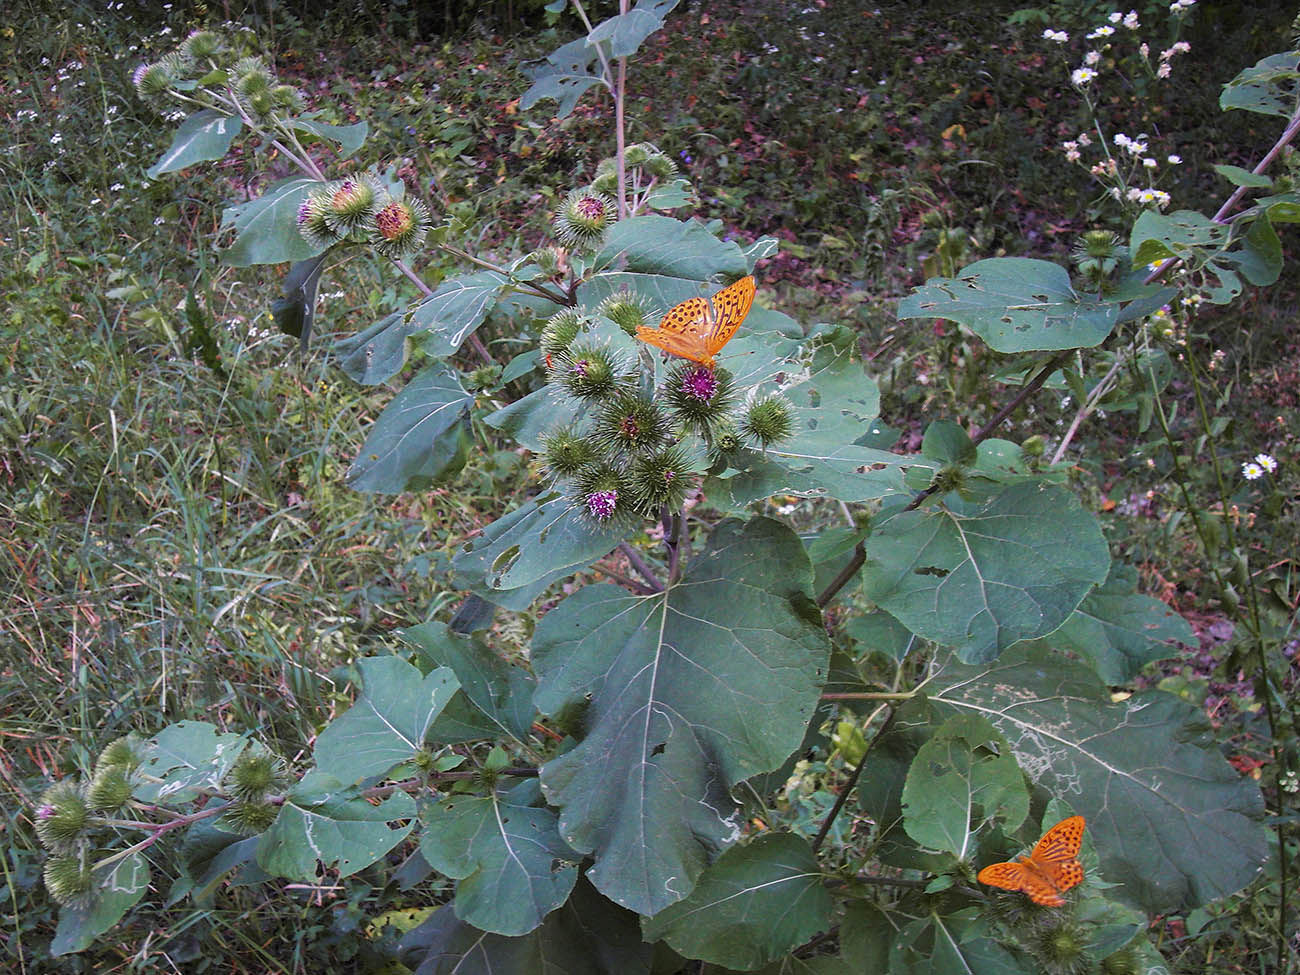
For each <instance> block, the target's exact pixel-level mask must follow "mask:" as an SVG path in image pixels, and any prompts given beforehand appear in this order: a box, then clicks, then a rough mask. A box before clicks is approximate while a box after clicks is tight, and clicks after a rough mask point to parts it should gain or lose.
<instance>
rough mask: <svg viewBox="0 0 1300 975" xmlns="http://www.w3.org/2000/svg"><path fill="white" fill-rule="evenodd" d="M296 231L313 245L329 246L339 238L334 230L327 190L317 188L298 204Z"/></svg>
mask: <svg viewBox="0 0 1300 975" xmlns="http://www.w3.org/2000/svg"><path fill="white" fill-rule="evenodd" d="M298 233H300V234H302V238H303V240H305V241H307V243H309V244H311V245H312V246H313V247H329V246H330V245H331V244H336V243H338V241H339V240H340V239H341V238H340V236H339V234H338V233H337V232H336V231H335V230H334V221H333V219H332V218H331V216H330V194H329V192H328V191H327V190H323V189H322V190H317V191H316V192H315V193H313V194H312V195H311V196H309V197H307V199H305V200H303V201H302V203H300V204H299V205H298Z"/></svg>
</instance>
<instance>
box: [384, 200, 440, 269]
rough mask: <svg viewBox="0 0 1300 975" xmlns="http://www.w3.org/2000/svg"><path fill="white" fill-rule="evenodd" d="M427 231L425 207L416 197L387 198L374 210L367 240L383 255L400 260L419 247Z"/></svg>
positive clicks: (427, 209) (427, 211) (426, 211)
mask: <svg viewBox="0 0 1300 975" xmlns="http://www.w3.org/2000/svg"><path fill="white" fill-rule="evenodd" d="M428 232H429V208H428V207H426V206H425V205H424V204H423V203H421V202H420V201H419V200H389V201H388V202H387V203H384V204H383V205H382V206H380V207H379V209H378V210H376V211H375V215H374V217H373V218H372V220H371V224H370V242H371V243H372V244H374V246H375V249H376V250H377V251H379V253H381V254H383V255H384V256H385V257H391V258H393V259H394V260H402V259H403V258H407V257H410V256H411V255H412V254H414V253H415V252H416V251H418V250H419V249H420V245H421V244H423V243H424V237H425V235H426V234H427V233H428Z"/></svg>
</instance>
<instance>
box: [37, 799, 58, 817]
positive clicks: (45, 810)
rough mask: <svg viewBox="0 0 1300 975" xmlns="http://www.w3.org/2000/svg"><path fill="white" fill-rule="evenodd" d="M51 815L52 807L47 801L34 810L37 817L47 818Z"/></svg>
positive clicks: (52, 813) (52, 812)
mask: <svg viewBox="0 0 1300 975" xmlns="http://www.w3.org/2000/svg"><path fill="white" fill-rule="evenodd" d="M53 815H54V807H53V806H51V805H50V804H49V803H46V804H45V805H44V806H40V807H39V808H37V810H36V818H37V819H49V818H50V817H51V816H53Z"/></svg>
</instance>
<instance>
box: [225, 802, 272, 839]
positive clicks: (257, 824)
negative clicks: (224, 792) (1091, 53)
mask: <svg viewBox="0 0 1300 975" xmlns="http://www.w3.org/2000/svg"><path fill="white" fill-rule="evenodd" d="M279 814H280V807H279V806H276V805H273V804H271V803H269V802H257V801H252V802H249V801H244V800H236V801H234V802H232V803H231V804H230V805H228V806H227V807H226V811H225V812H223V813H222V814H221V815H220V816H219V817H218V818H217V825H218V826H219V827H220V828H221V829H224V830H226V832H228V833H238V834H239V835H241V836H256V835H257V834H258V833H265V832H266V831H267V830H268V829H270V828H271V824H272V823H274V822H275V817H276V816H278V815H279Z"/></svg>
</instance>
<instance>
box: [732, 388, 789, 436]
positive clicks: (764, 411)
mask: <svg viewBox="0 0 1300 975" xmlns="http://www.w3.org/2000/svg"><path fill="white" fill-rule="evenodd" d="M741 432H742V433H743V434H744V435H745V436H746V437H748V438H749V439H751V440H753V441H755V442H757V443H758V445H759V446H760V447H762V448H763V449H767V448H768V447H769V446H771V445H772V444H774V443H780V442H781V441H783V440H787V439H789V437H790V435H791V434H792V433H794V411H793V410H792V409H791V408H790V404H789V403H787V402H786V401H785V400H784V399H783V398H782V397H781V396H779V395H777V394H771V395H768V396H764V397H762V398H760V399H756V400H754V401H753V402H752V403H750V404H749V405H748V406H747V407H745V415H744V419H743V420H742V421H741Z"/></svg>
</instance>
